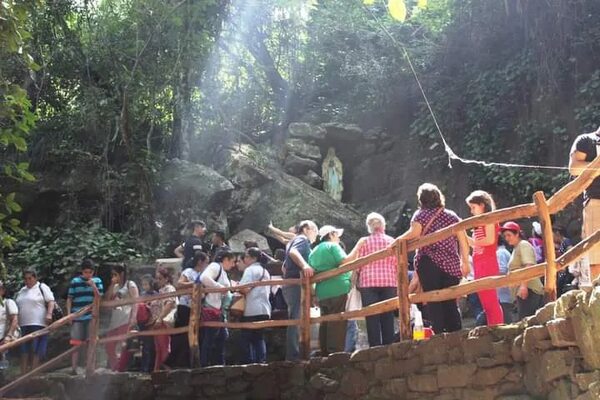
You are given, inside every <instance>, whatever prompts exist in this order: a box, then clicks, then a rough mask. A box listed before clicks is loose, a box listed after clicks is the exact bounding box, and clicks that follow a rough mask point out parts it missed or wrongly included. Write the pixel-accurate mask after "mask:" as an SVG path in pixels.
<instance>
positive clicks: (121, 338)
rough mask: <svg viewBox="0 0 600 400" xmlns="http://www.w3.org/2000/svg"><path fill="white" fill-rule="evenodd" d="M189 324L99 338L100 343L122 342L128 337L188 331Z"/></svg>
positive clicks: (175, 333)
mask: <svg viewBox="0 0 600 400" xmlns="http://www.w3.org/2000/svg"><path fill="white" fill-rule="evenodd" d="M187 331H188V327H187V326H180V327H178V328H162V329H148V330H146V331H129V332H127V333H124V334H122V335H115V336H107V337H103V338H100V339H98V344H104V343H110V342H122V341H125V340H127V339H132V338H135V337H139V336H162V335H178V334H180V333H187Z"/></svg>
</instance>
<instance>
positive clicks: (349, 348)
mask: <svg viewBox="0 0 600 400" xmlns="http://www.w3.org/2000/svg"><path fill="white" fill-rule="evenodd" d="M357 340H358V322H356V321H352V320H349V321H348V324H347V325H346V344H345V345H344V351H345V352H346V353H353V352H354V350H356V342H357Z"/></svg>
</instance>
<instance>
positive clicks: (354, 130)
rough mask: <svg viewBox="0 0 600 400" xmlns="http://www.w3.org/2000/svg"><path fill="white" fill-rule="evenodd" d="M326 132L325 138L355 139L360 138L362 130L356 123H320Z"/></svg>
mask: <svg viewBox="0 0 600 400" xmlns="http://www.w3.org/2000/svg"><path fill="white" fill-rule="evenodd" d="M320 126H321V127H322V128H323V129H325V131H326V132H327V139H332V140H336V141H338V140H341V141H355V140H360V139H362V136H363V132H362V130H361V129H360V127H359V126H358V125H354V124H340V123H337V122H328V123H325V124H321V125H320Z"/></svg>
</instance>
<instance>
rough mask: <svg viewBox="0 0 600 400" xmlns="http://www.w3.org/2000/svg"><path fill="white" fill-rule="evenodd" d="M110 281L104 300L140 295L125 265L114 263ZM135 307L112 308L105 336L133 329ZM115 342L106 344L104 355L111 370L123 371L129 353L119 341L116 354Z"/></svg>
mask: <svg viewBox="0 0 600 400" xmlns="http://www.w3.org/2000/svg"><path fill="white" fill-rule="evenodd" d="M110 276H111V281H110V286H109V287H108V290H107V291H106V293H105V294H104V298H105V299H106V300H124V299H131V298H137V297H139V295H140V292H139V290H138V287H137V285H136V284H135V282H134V281H131V280H128V279H127V268H126V267H125V265H115V266H114V267H113V268H112V271H111V273H110ZM136 317H137V307H132V306H131V305H125V306H119V307H116V308H113V309H112V312H111V315H110V325H109V326H108V329H107V332H106V336H118V335H123V334H126V333H127V332H129V331H130V330H132V329H134V327H135V326H136V325H137V318H136ZM117 345H118V343H117V342H110V343H107V344H106V355H107V359H108V367H109V368H110V369H112V370H113V371H119V372H123V371H125V370H126V369H127V364H128V363H129V358H130V357H129V353H127V350H126V349H125V346H124V345H123V343H121V354H120V355H119V356H117Z"/></svg>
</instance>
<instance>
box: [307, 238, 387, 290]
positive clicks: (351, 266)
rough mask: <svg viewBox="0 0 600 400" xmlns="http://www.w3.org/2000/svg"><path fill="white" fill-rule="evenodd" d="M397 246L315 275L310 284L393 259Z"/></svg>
mask: <svg viewBox="0 0 600 400" xmlns="http://www.w3.org/2000/svg"><path fill="white" fill-rule="evenodd" d="M395 246H396V244H395V243H394V244H393V245H391V246H388V247H386V248H385V249H382V250H379V251H376V252H374V253H371V254H369V255H367V256H364V257H360V258H357V259H356V260H354V261H350V262H348V263H346V264H343V265H341V266H340V267H338V268H336V269H330V270H329V271H325V272H321V273H320V274H316V275H314V276H313V277H312V278H311V280H310V282H311V283H318V282H322V281H324V280H326V279H329V278H333V277H334V276H338V275H341V274H343V273H346V272H350V271H355V270H357V269H359V268H362V267H364V266H365V265H367V264H369V263H372V262H373V261H377V260H381V259H382V258H386V257H391V256H394V255H395V250H394V247H395Z"/></svg>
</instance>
